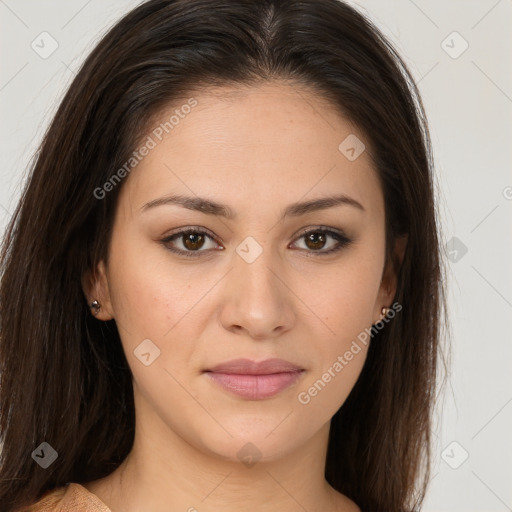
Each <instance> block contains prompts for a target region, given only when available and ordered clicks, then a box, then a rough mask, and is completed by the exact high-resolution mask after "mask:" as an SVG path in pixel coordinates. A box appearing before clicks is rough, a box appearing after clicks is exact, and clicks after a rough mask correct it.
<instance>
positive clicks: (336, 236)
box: [160, 227, 352, 258]
mask: <svg viewBox="0 0 512 512" xmlns="http://www.w3.org/2000/svg"><path fill="white" fill-rule="evenodd" d="M301 239H304V243H305V247H299V249H301V250H306V251H308V252H310V253H314V254H315V256H316V255H318V256H320V255H326V254H331V253H334V252H337V251H339V250H341V249H342V248H344V247H346V246H348V245H349V244H350V243H352V240H351V239H349V238H347V237H346V236H345V235H343V234H341V233H338V232H336V231H333V230H332V229H329V228H324V227H318V228H315V229H309V230H306V231H304V230H303V232H302V234H301V236H300V237H299V238H298V240H301ZM329 239H330V243H329ZM209 240H210V242H209V243H210V246H208V241H209ZM160 242H161V243H162V244H163V246H164V247H165V248H166V249H168V250H169V251H172V252H174V253H176V254H180V255H183V256H187V257H191V258H195V257H199V256H201V253H202V252H208V251H210V250H212V249H215V248H216V247H218V246H217V245H216V243H215V241H214V237H213V235H212V234H211V233H210V232H208V231H205V230H204V228H194V227H190V228H187V229H183V230H181V231H178V232H176V233H173V234H172V235H170V236H168V237H166V238H164V239H162V240H161V241H160ZM176 245H178V246H181V247H176ZM220 247H221V249H222V250H223V249H224V248H223V247H222V246H220ZM326 247H327V250H323V249H325V248H326Z"/></svg>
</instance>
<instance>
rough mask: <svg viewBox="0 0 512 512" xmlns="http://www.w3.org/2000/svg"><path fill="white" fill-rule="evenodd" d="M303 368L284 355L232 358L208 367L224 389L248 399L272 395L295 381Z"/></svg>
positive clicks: (212, 376) (210, 375)
mask: <svg viewBox="0 0 512 512" xmlns="http://www.w3.org/2000/svg"><path fill="white" fill-rule="evenodd" d="M304 371H305V370H304V368H301V367H300V366H297V365H295V364H293V363H291V362H289V361H285V360H284V359H266V360H264V361H260V362H256V361H251V360H250V359H233V360H231V361H226V362H224V363H221V364H218V365H216V366H214V367H212V368H210V369H208V370H206V371H205V374H206V376H207V377H208V378H210V379H212V380H213V381H214V382H215V383H216V384H218V385H220V386H221V387H222V388H223V389H224V390H225V391H228V392H229V393H232V394H235V395H238V396H240V397H242V398H245V399H248V400H262V399H265V398H270V397H271V396H274V395H276V394H278V393H280V392H281V391H283V390H284V389H286V388H288V387H289V386H291V385H292V384H294V383H295V382H296V381H297V380H298V379H299V378H300V376H301V375H302V373H303V372H304Z"/></svg>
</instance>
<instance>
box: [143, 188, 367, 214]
mask: <svg viewBox="0 0 512 512" xmlns="http://www.w3.org/2000/svg"><path fill="white" fill-rule="evenodd" d="M162 205H178V206H181V207H183V208H187V209H188V210H195V211H199V212H201V213H205V214H207V215H215V216H218V217H225V218H226V219H230V220H233V219H235V218H236V213H235V211H234V210H233V209H232V208H230V207H229V206H227V205H225V204H220V203H217V202H215V201H212V200H210V199H205V198H202V197H198V196H196V197H191V196H183V195H170V196H165V197H160V198H158V199H153V200H152V201H149V202H148V203H146V204H144V205H143V206H142V207H141V208H140V210H141V213H142V212H145V211H147V210H149V209H151V208H155V207H157V206H162ZM342 205H346V206H353V207H355V208H357V209H358V210H360V211H362V212H365V211H366V210H365V208H364V206H363V205H362V204H361V203H359V202H358V201H356V200H355V199H353V198H351V197H349V196H346V195H344V194H339V195H335V196H328V197H322V198H319V199H313V200H311V201H303V202H297V203H292V204H290V205H288V206H287V207H286V208H285V209H284V211H283V213H282V216H281V219H284V218H285V217H299V216H301V215H305V214H306V213H310V212H315V211H319V210H326V209H327V208H333V207H335V206H342Z"/></svg>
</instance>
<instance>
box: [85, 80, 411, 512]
mask: <svg viewBox="0 0 512 512" xmlns="http://www.w3.org/2000/svg"><path fill="white" fill-rule="evenodd" d="M193 97H194V98H195V99H196V100H197V101H198V105H197V106H196V107H195V108H193V109H192V111H191V112H190V113H189V114H188V115H186V116H185V117H184V118H183V119H181V120H180V123H179V125H177V126H176V127H175V128H174V129H173V130H172V131H171V132H169V134H168V135H167V136H166V137H165V138H164V139H163V140H162V141H161V142H159V143H158V145H157V146H156V147H155V148H154V149H152V150H151V151H150V152H149V154H148V155H147V156H146V157H145V158H144V159H143V160H142V161H141V162H140V164H139V165H138V166H137V167H136V168H134V169H133V170H132V171H131V173H130V174H129V176H128V177H127V178H125V182H124V183H123V185H122V189H121V192H120V196H119V202H118V207H117V211H116V217H115V222H114V230H113V235H112V238H111V243H110V248H109V261H108V264H106V262H101V263H100V264H99V265H98V268H97V269H96V271H95V272H94V273H87V274H86V275H84V278H83V288H84V292H85V294H86V296H87V298H88V299H89V300H90V301H92V300H94V299H97V300H99V301H100V303H101V305H102V307H101V310H100V312H99V314H98V315H97V318H98V320H99V321H102V320H108V319H111V318H115V320H116V322H117V325H118V328H119V331H120V335H121V339H122V343H123V347H124V350H125V353H126V355H127V359H128V362H129V364H130V367H131V370H132V373H133V386H134V399H135V408H136V434H135V442H134V446H133V449H132V451H131V452H130V454H129V456H128V457H127V459H126V460H125V461H124V462H123V464H122V465H121V466H120V467H119V468H118V469H117V470H116V471H114V472H113V473H112V474H110V475H109V476H107V477H106V478H103V479H100V480H96V481H94V482H89V483H87V484H85V487H86V488H87V489H88V490H89V491H91V492H93V493H94V494H96V495H97V496H98V497H99V498H100V499H101V500H102V501H103V502H104V503H105V504H107V505H108V506H109V507H110V509H111V510H112V512H121V511H125V512H132V511H140V510H145V511H150V512H153V511H155V512H156V511H164V510H166V511H168V510H182V511H189V512H193V511H194V510H197V511H199V512H203V511H223V512H230V511H235V510H236V511H237V512H239V511H254V510H258V511H260V512H266V511H275V510H281V511H290V512H291V511H299V510H300V511H303V510H308V511H314V510H330V511H345V512H353V511H359V510H360V509H359V508H358V506H357V505H356V504H355V503H354V502H353V501H351V500H350V499H348V498H347V497H345V496H343V495H342V494H340V493H338V492H337V491H335V490H334V489H333V488H332V487H331V486H329V485H328V483H327V482H326V481H325V478H324V466H325V458H326V450H327V440H328V433H329V426H330V420H331V418H332V416H333V415H334V413H335V412H336V411H337V410H338V409H339V407H340V406H341V405H342V404H343V402H344V401H345V399H346V398H347V396H348V394H349V393H350V391H351V390H352V388H353V386H354V384H355V383H356V381H357V379H358V377H359V375H360V372H361V370H362V367H363V364H364V361H365V358H366V353H367V349H368V347H367V346H365V345H363V344H360V345H361V347H362V350H361V351H360V352H358V354H357V355H355V356H354V358H353V359H352V360H351V361H350V362H349V363H348V364H347V365H346V366H345V367H344V368H343V370H342V371H341V372H340V373H339V374H337V375H336V377H335V378H332V379H331V381H330V382H329V383H328V384H327V385H326V386H325V387H324V389H323V390H322V391H321V392H319V393H318V394H317V395H316V396H314V397H312V398H311V401H310V402H309V403H308V404H306V405H305V404H302V403H300V401H299V400H298V398H297V397H298V394H299V393H300V392H301V391H307V390H308V388H309V387H310V386H312V385H313V383H315V381H317V380H318V379H319V378H321V376H322V374H323V373H324V372H325V371H326V370H327V369H328V368H329V367H332V365H333V363H334V362H335V361H336V360H337V358H338V356H340V355H343V354H344V353H345V352H346V351H347V350H348V349H349V348H350V346H351V344H352V342H353V341H354V340H356V339H357V336H358V334H360V333H361V332H362V331H364V329H365V328H369V327H370V326H371V325H372V324H373V323H376V322H377V321H379V319H380V318H381V312H380V310H381V308H382V307H383V306H386V307H390V306H391V303H392V300H393V297H394V294H395V290H396V275H395V274H394V273H393V271H392V268H391V266H387V267H386V268H384V263H385V258H384V256H385V217H384V199H383V195H382V190H381V188H380V184H379V182H378V179H377V174H376V171H375V169H374V168H373V166H372V161H371V159H370V156H369V151H364V152H363V153H362V154H361V155H360V156H359V157H358V158H357V159H356V160H355V161H349V160H348V159H347V158H346V157H345V156H344V155H343V154H342V153H341V152H340V151H339V150H338V146H339V144H340V143H341V141H343V140H344V139H345V138H346V137H347V136H348V135H350V134H356V135H357V137H358V138H359V139H361V140H362V141H365V136H364V134H362V133H360V131H358V129H357V128H356V127H355V126H353V125H352V124H351V123H350V122H349V121H348V120H346V119H344V118H343V117H341V115H339V114H338V113H337V112H336V111H335V109H334V108H333V107H332V106H331V105H329V104H328V103H326V101H324V100H323V99H322V98H320V97H319V96H318V95H316V94H315V93H314V92H313V91H311V90H308V89H305V88H304V87H299V86H297V85H293V86H292V85H290V84H289V83H286V82H270V83H268V82H267V83H265V84H263V85H259V86H251V87H250V88H248V87H243V88H242V87H238V88H233V87H222V88H217V89H214V90H210V91H208V92H205V91H203V92H199V93H198V94H194V95H193ZM184 103H185V102H183V104H184ZM178 106H179V105H178ZM175 108H176V106H175V105H173V108H172V109H171V110H170V111H169V112H170V113H171V114H172V112H173V111H174V109H175ZM169 112H162V113H161V116H160V119H159V120H157V122H156V123H155V126H158V124H159V123H160V122H161V121H163V120H166V119H168V118H169V116H170V114H169ZM365 143H366V147H367V149H368V148H369V142H368V141H366V142H365ZM170 194H183V195H188V196H201V197H204V198H208V199H210V200H214V201H216V202H219V203H223V204H226V205H228V206H229V207H230V208H231V209H233V210H234V211H235V212H236V215H237V216H236V218H235V219H226V218H222V217H219V216H214V215H209V214H206V213H204V212H199V211H193V210H189V209H185V208H183V207H180V206H178V205H163V206H157V207H154V208H148V209H147V210H145V211H142V212H141V207H142V206H143V205H144V204H146V203H148V202H149V201H152V200H154V199H157V198H161V197H164V196H167V195H170ZM334 194H345V195H347V196H350V197H351V198H353V199H355V200H356V201H358V202H360V203H361V204H362V205H363V207H364V211H361V210H359V209H358V208H355V207H353V206H350V205H338V206H335V207H331V208H328V209H324V210H318V211H315V212H310V213H307V214H305V215H302V216H299V217H289V218H285V219H281V212H282V211H283V209H284V208H285V207H286V206H288V205H289V204H291V203H294V202H297V201H307V200H312V199H317V198H322V197H326V196H330V195H334ZM321 225H324V226H327V227H329V228H331V229H333V230H334V231H340V230H341V231H343V233H345V235H346V236H348V237H349V238H350V239H352V240H353V241H352V243H351V244H349V245H348V246H345V247H342V248H341V250H339V251H338V252H334V253H331V254H329V255H325V256H323V255H321V254H319V252H321V251H326V250H328V249H330V248H332V247H335V246H337V241H336V239H334V238H332V237H331V236H328V237H327V238H326V239H325V243H324V244H323V245H322V243H319V242H318V241H316V242H315V243H314V244H311V243H310V244H309V245H307V238H306V237H304V236H303V233H302V232H301V229H303V228H310V229H311V230H313V231H314V230H315V228H316V229H318V227H319V226H321ZM190 226H193V227H195V228H204V229H207V230H209V231H211V232H212V233H213V235H214V237H213V238H208V237H206V238H205V240H204V242H203V245H202V246H201V243H199V244H197V243H196V245H195V246H194V245H193V244H192V250H193V248H194V247H196V252H198V250H199V251H203V252H202V253H201V254H200V257H198V258H188V257H186V256H180V255H177V254H174V253H172V252H171V251H169V250H168V249H167V248H166V247H165V246H164V244H162V243H161V242H160V240H162V239H163V238H165V237H166V236H169V235H171V234H173V233H174V232H175V231H177V230H178V229H181V228H186V227H190ZM301 235H302V236H301ZM248 236H251V237H253V238H254V239H255V240H256V241H257V243H258V244H259V246H260V247H261V248H262V253H261V254H260V255H259V256H258V257H257V258H256V259H255V261H253V262H252V263H248V262H247V261H246V260H244V259H243V258H242V257H240V256H239V254H238V253H237V252H236V248H237V246H239V245H240V244H241V242H243V241H244V240H245V238H246V237H248ZM184 243H185V240H184V237H176V238H175V239H174V241H173V242H169V243H168V244H167V245H168V246H171V247H175V248H178V249H182V250H186V249H187V247H190V245H189V246H185V245H184ZM315 244H316V245H315ZM197 247H199V249H197ZM242 247H243V244H242ZM220 248H223V250H221V249H220ZM404 249H405V240H402V241H400V243H397V246H396V247H395V254H396V256H397V257H398V259H399V260H400V261H401V259H402V257H403V252H404ZM250 250H251V251H252V250H253V249H250ZM189 251H190V249H189ZM315 251H316V252H315ZM145 339H150V340H151V341H152V343H154V344H155V345H156V346H157V347H158V348H159V350H160V356H159V357H158V358H156V359H155V360H154V362H152V363H151V364H150V365H149V366H145V365H144V364H142V363H141V361H140V360H139V359H138V358H137V357H136V356H135V355H134V350H135V349H136V347H137V346H138V345H139V344H140V343H141V342H142V340H145ZM240 357H244V358H249V359H253V360H257V361H261V360H264V359H267V358H272V357H278V358H282V359H285V360H288V361H291V362H293V363H296V364H298V365H300V366H301V367H303V368H304V369H305V372H303V374H302V376H301V377H300V379H299V380H298V381H297V382H296V383H295V384H294V385H293V386H291V387H289V388H287V389H285V390H284V391H282V392H280V393H279V394H277V395H275V396H273V397H271V398H267V399H263V400H249V399H244V398H241V397H239V396H235V395H232V394H230V393H228V392H226V391H225V390H223V389H222V388H220V387H219V386H218V385H216V383H215V382H211V381H210V379H208V378H207V376H206V375H205V374H204V373H203V370H205V369H207V368H209V367H212V366H213V365H215V364H218V363H221V362H224V361H227V360H230V359H234V358H240ZM247 443H252V445H251V446H254V447H256V448H257V450H258V452H255V450H254V448H251V449H250V450H253V451H254V453H255V455H254V456H255V457H256V459H257V462H256V463H255V464H254V465H252V466H250V467H249V466H247V465H245V464H243V463H242V462H241V460H240V459H239V457H238V456H237V452H238V451H239V450H240V449H241V448H242V447H243V446H244V445H246V444H247ZM258 457H259V459H258Z"/></svg>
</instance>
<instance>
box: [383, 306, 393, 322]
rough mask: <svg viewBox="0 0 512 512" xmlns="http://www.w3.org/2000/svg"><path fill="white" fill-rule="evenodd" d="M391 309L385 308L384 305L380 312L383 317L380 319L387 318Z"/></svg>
mask: <svg viewBox="0 0 512 512" xmlns="http://www.w3.org/2000/svg"><path fill="white" fill-rule="evenodd" d="M390 311H391V308H385V307H383V308H382V309H381V310H380V314H381V317H380V319H381V320H384V318H386V317H387V316H388V313H389V312H390Z"/></svg>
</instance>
